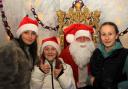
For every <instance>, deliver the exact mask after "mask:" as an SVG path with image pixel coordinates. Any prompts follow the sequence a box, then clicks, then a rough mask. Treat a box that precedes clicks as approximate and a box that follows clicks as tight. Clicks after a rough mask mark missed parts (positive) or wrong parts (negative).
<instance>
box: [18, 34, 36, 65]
mask: <svg viewBox="0 0 128 89" xmlns="http://www.w3.org/2000/svg"><path fill="white" fill-rule="evenodd" d="M16 40H17V41H18V42H19V45H20V47H21V49H22V50H23V51H24V53H25V54H26V56H27V57H28V55H27V53H26V51H25V47H26V46H29V53H30V55H31V57H32V60H33V66H34V65H35V64H36V62H37V58H38V57H37V39H36V40H35V41H34V42H33V43H32V44H31V45H27V44H25V43H24V42H23V40H22V38H21V36H20V37H19V39H16Z"/></svg>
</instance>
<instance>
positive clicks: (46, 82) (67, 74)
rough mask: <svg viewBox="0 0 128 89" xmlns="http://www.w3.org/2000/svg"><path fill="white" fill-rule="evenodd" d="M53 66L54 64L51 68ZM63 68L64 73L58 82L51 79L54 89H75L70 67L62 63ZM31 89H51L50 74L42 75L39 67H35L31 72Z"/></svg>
mask: <svg viewBox="0 0 128 89" xmlns="http://www.w3.org/2000/svg"><path fill="white" fill-rule="evenodd" d="M47 63H48V62H47ZM54 65H55V63H54V64H53V68H54ZM63 67H64V73H63V74H62V75H61V76H60V77H59V78H58V80H57V79H55V78H54V77H53V78H54V80H53V81H54V89H76V86H75V81H74V78H73V72H72V68H71V66H70V65H68V64H65V63H63ZM53 76H54V75H53ZM31 89H52V78H51V72H50V73H48V74H44V73H43V72H42V71H41V70H40V69H39V67H37V66H35V67H34V70H33V72H32V78H31Z"/></svg>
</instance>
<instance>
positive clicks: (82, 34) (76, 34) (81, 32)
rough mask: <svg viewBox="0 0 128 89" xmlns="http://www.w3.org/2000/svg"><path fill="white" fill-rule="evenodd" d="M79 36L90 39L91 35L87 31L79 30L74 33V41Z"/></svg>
mask: <svg viewBox="0 0 128 89" xmlns="http://www.w3.org/2000/svg"><path fill="white" fill-rule="evenodd" d="M80 36H86V37H88V38H90V39H91V34H90V32H89V31H88V30H79V31H77V32H76V33H75V39H77V38H78V37H80Z"/></svg>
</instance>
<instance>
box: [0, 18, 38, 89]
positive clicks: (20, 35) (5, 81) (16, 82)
mask: <svg viewBox="0 0 128 89" xmlns="http://www.w3.org/2000/svg"><path fill="white" fill-rule="evenodd" d="M37 25H38V24H37V21H36V20H32V19H31V18H29V17H27V16H26V17H24V18H23V20H22V21H21V23H20V25H19V28H18V30H17V32H16V37H17V38H16V39H13V40H11V41H10V42H9V43H8V44H6V45H4V46H2V47H0V89H30V77H31V71H32V69H33V66H34V64H35V61H36V58H37V41H36V40H37V33H38V28H37Z"/></svg>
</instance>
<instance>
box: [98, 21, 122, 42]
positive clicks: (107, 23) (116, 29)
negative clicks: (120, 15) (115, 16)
mask: <svg viewBox="0 0 128 89" xmlns="http://www.w3.org/2000/svg"><path fill="white" fill-rule="evenodd" d="M105 25H110V26H112V27H113V28H114V30H115V32H116V34H119V30H118V27H117V25H116V24H115V23H114V22H104V23H103V24H102V25H101V26H100V29H99V37H100V35H101V33H100V30H101V28H102V27H103V26H105ZM100 39H101V38H100ZM117 41H118V42H120V39H119V37H118V38H117ZM120 43H121V42H120Z"/></svg>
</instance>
